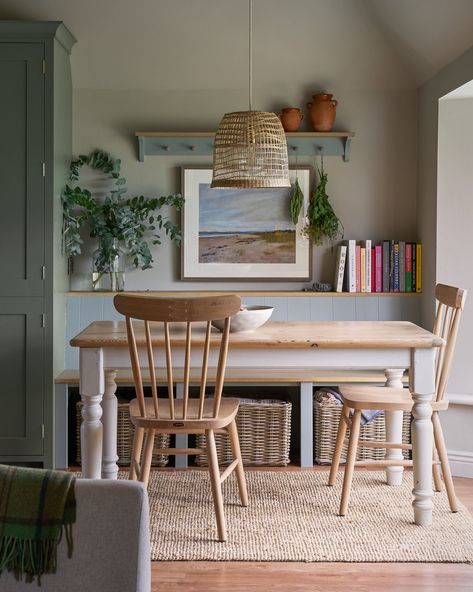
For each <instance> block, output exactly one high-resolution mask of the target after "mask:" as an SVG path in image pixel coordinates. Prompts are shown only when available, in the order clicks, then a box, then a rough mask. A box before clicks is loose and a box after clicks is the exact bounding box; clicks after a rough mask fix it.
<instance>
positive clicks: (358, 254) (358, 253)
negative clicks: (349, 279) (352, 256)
mask: <svg viewBox="0 0 473 592" xmlns="http://www.w3.org/2000/svg"><path fill="white" fill-rule="evenodd" d="M355 253H356V291H357V292H361V246H360V245H356V249H355Z"/></svg>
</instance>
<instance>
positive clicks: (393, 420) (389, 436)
mask: <svg viewBox="0 0 473 592" xmlns="http://www.w3.org/2000/svg"><path fill="white" fill-rule="evenodd" d="M384 374H385V376H386V385H385V386H387V387H390V388H398V389H402V387H403V384H402V376H403V374H404V370H399V369H388V370H385V371H384ZM403 415H404V412H403V411H385V412H384V417H385V422H386V441H387V442H396V443H401V442H402V420H403ZM386 459H388V460H403V459H404V457H403V455H402V450H401V449H400V448H388V449H387V450H386ZM403 473H404V468H403V467H402V466H399V467H396V466H392V467H386V480H387V483H388V485H401V484H402V475H403Z"/></svg>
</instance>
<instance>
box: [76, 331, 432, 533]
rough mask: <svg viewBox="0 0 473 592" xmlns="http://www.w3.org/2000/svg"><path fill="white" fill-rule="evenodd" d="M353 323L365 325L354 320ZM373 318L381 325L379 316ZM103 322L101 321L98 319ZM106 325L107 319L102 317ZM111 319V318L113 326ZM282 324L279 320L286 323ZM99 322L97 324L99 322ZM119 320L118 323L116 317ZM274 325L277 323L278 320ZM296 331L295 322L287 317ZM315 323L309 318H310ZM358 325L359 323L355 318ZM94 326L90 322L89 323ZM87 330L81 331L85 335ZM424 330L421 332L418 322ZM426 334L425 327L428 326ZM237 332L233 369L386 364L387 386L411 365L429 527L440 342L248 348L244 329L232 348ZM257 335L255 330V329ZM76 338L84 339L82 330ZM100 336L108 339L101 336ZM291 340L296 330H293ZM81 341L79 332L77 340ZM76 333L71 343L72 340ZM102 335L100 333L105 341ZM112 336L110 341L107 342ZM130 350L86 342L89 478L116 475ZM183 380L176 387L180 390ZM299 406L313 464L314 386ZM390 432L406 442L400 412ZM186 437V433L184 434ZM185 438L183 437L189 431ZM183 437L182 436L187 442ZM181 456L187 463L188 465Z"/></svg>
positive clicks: (420, 500)
mask: <svg viewBox="0 0 473 592" xmlns="http://www.w3.org/2000/svg"><path fill="white" fill-rule="evenodd" d="M355 323H361V322H358V321H356V322H355ZM373 323H376V321H374V322H373ZM97 324H99V323H97ZM100 324H101V325H104V324H105V323H104V322H102V323H100ZM112 324H113V323H112V322H110V325H112ZM282 324H283V323H277V325H279V327H281V325H282ZM93 325H95V323H94V324H93ZM114 325H115V326H116V325H118V324H117V323H114ZM271 325H276V323H272V324H271ZM287 325H288V327H287V330H288V332H289V333H290V331H291V327H293V326H294V323H287ZM305 325H306V326H307V325H310V323H305ZM351 325H353V322H352V323H351ZM91 327H92V325H90V326H89V328H88V329H90V328H91ZM88 329H86V330H85V331H84V332H83V333H82V334H84V333H85V332H86V331H87V330H88ZM419 330H420V331H423V330H421V329H420V328H419ZM425 333H427V332H425ZM234 335H236V334H232V335H231V341H230V349H229V354H228V362H227V367H229V366H234V367H247V368H251V367H259V368H261V367H267V368H281V367H290V368H291V369H293V370H294V369H295V368H297V367H301V368H302V367H305V368H307V367H314V368H320V369H353V370H355V369H378V370H379V369H384V370H385V375H386V386H390V387H399V388H402V381H401V378H402V375H403V371H404V370H405V369H409V371H410V389H411V392H412V398H413V400H414V406H413V410H412V414H413V418H414V419H413V422H412V429H411V433H412V444H413V449H412V455H413V464H414V467H413V473H414V489H413V492H412V493H413V496H414V501H413V508H414V520H415V523H416V524H419V525H422V526H428V525H430V524H431V522H432V505H433V504H432V498H433V490H432V425H431V415H432V406H431V400H432V396H433V393H434V391H435V351H436V347H434V346H430V347H425V346H423V347H421V348H415V347H406V346H405V345H404V346H396V347H391V348H375V349H373V348H370V347H367V344H366V343H363V342H360V343H359V345H358V346H357V347H354V346H353V344H351V345H350V347H349V348H343V347H340V348H338V347H336V346H335V347H334V345H333V344H332V345H331V346H330V347H329V348H322V347H320V348H319V347H317V346H312V347H309V346H307V347H306V348H302V349H301V348H299V349H294V348H293V347H287V348H284V347H282V346H281V344H279V345H278V346H277V348H273V347H270V346H269V345H267V346H266V347H263V346H261V347H259V346H258V347H255V344H254V343H252V344H251V347H248V348H245V347H244V344H242V339H243V338H242V335H243V334H239V337H238V340H239V343H238V348H234V349H232V339H234ZM252 335H254V333H253V334H252ZM77 337H78V338H79V337H80V335H79V336H77ZM100 337H103V336H102V335H101V336H100ZM287 337H288V338H290V334H289V335H288V336H287ZM74 339H76V338H74ZM74 339H73V340H72V341H71V344H72V345H76V344H75V343H74ZM100 341H101V339H100V338H98V339H97V343H96V345H99V343H100ZM105 341H106V340H105ZM155 349H156V351H155V359H156V367H157V368H159V367H163V360H164V351H163V349H162V348H160V347H156V348H155ZM140 355H143V362H145V359H146V353H145V350H144V348H141V351H140ZM193 356H195V357H194V358H193V359H191V366H199V364H200V361H201V360H200V352H198V351H196V352H193ZM216 357H217V353H216V351H215V350H214V351H212V352H211V359H210V362H209V366H215V365H216ZM173 363H174V365H176V366H179V365H180V366H182V365H183V351H182V350H179V349H176V350H175V353H173ZM129 366H130V360H129V352H128V348H127V347H123V344H117V345H116V346H115V345H110V344H106V345H104V346H103V347H91V344H90V343H89V344H88V347H81V348H80V393H81V397H82V401H83V408H82V416H83V423H82V427H81V455H82V474H83V477H84V478H92V479H100V478H101V477H102V478H104V479H116V478H117V473H118V466H117V464H116V463H117V460H118V457H117V398H116V396H115V391H116V384H115V380H114V379H115V372H114V370H113V369H114V368H123V367H129ZM180 386H182V385H179V384H178V385H177V388H176V391H177V396H179V391H180V388H179V387H180ZM300 397H301V400H300V404H301V465H302V466H311V465H312V448H313V432H312V427H313V426H312V417H313V384H312V383H309V382H301V383H300ZM386 432H387V433H386V438H387V441H391V442H401V441H402V412H401V411H390V412H386ZM179 437H180V438H183V436H179ZM184 437H185V436H184ZM182 444H183V442H182V441H181V442H179V441H178V442H177V445H182ZM386 456H387V458H388V459H389V460H391V461H392V460H396V459H402V458H403V457H402V450H397V449H388V450H387V452H386ZM183 464H184V463H182V459H181V466H183ZM386 473H387V481H388V484H390V485H399V484H400V482H401V480H402V474H403V467H402V466H389V467H387V468H386Z"/></svg>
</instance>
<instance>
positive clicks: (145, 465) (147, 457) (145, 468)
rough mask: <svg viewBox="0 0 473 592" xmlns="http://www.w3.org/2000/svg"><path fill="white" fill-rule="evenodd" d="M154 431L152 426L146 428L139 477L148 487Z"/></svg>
mask: <svg viewBox="0 0 473 592" xmlns="http://www.w3.org/2000/svg"><path fill="white" fill-rule="evenodd" d="M154 433H155V431H154V430H153V429H152V428H150V429H148V430H146V440H145V447H144V451H143V459H142V461H141V470H140V477H139V480H140V481H141V482H142V483H144V484H145V487H148V480H149V471H150V469H151V461H152V459H153V448H154Z"/></svg>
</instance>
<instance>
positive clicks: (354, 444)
mask: <svg viewBox="0 0 473 592" xmlns="http://www.w3.org/2000/svg"><path fill="white" fill-rule="evenodd" d="M360 422H361V410H360V409H355V413H354V415H353V419H352V422H351V429H350V442H349V444H348V454H347V462H346V464H345V475H344V476H343V490H342V499H341V501H340V511H339V515H340V516H345V514H346V513H347V507H348V501H349V499H350V491H351V482H352V480H353V471H354V469H355V460H356V451H357V449H358V438H359V436H360Z"/></svg>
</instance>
